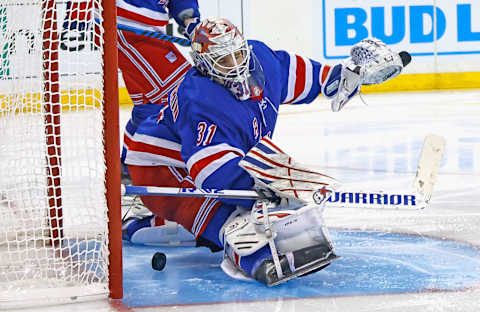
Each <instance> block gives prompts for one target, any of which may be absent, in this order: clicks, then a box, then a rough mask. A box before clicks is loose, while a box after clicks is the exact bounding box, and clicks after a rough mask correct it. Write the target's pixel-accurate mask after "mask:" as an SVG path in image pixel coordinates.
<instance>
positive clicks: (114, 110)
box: [42, 0, 123, 299]
mask: <svg viewBox="0 0 480 312" xmlns="http://www.w3.org/2000/svg"><path fill="white" fill-rule="evenodd" d="M55 3H56V2H55V0H47V1H45V2H44V4H43V6H42V11H43V16H44V17H46V18H47V21H46V22H45V23H44V24H43V28H44V29H43V36H42V38H43V40H42V49H43V53H42V55H43V73H42V74H43V79H44V83H43V87H44V91H45V92H44V103H45V104H44V111H45V126H46V129H45V132H46V141H47V142H46V143H47V146H48V148H47V155H46V158H47V163H48V164H49V166H47V167H48V168H52V169H51V170H49V169H47V170H48V172H47V180H48V186H47V188H48V190H47V192H48V195H49V196H52V197H51V198H50V200H49V202H48V205H49V223H50V225H51V228H52V230H51V231H50V236H51V242H52V245H54V246H55V245H58V244H60V242H61V240H62V238H63V233H62V231H61V228H62V222H63V221H62V211H61V209H60V207H62V202H61V200H62V199H61V183H60V173H61V142H60V112H61V109H62V104H61V100H60V93H59V91H60V90H59V76H60V75H59V68H58V49H59V41H58V30H57V16H56V15H57V13H56V12H57V10H56V4H55ZM102 6H103V10H102V19H103V28H104V29H105V32H104V34H103V51H104V53H103V74H104V77H103V83H104V84H103V92H104V94H103V125H104V128H103V141H104V159H105V165H106V172H105V188H106V194H105V196H106V203H107V207H108V220H109V221H108V247H109V256H108V263H109V266H108V271H109V278H108V280H109V297H110V298H112V299H121V298H122V297H123V285H122V237H121V227H122V223H121V194H120V192H121V190H120V184H121V168H120V156H119V153H120V132H119V102H118V58H117V31H116V27H117V26H116V4H115V0H103V1H102ZM57 229H60V230H57Z"/></svg>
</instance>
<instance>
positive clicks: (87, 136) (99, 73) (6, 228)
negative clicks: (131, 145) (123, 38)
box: [0, 0, 123, 309]
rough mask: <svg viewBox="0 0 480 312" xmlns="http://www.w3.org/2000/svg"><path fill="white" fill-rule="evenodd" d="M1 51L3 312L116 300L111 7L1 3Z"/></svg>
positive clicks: (101, 2) (100, 1)
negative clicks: (14, 309) (8, 309)
mask: <svg viewBox="0 0 480 312" xmlns="http://www.w3.org/2000/svg"><path fill="white" fill-rule="evenodd" d="M95 17H96V18H97V19H99V20H100V22H96V21H95V19H94V18H95ZM0 39H1V40H0V172H1V176H0V215H1V216H2V218H1V220H0V309H2V308H10V307H22V306H33V305H43V304H58V303H66V302H75V301H80V300H89V299H96V298H103V297H107V296H109V297H110V298H114V299H117V298H121V297H122V295H123V290H122V256H121V243H122V242H121V210H120V206H121V205H120V202H121V200H120V160H119V155H120V145H119V109H118V69H117V68H118V66H117V65H118V64H117V43H116V9H115V1H114V0H83V1H80V0H77V1H58V0H0Z"/></svg>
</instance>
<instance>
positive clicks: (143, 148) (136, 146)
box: [123, 136, 183, 162]
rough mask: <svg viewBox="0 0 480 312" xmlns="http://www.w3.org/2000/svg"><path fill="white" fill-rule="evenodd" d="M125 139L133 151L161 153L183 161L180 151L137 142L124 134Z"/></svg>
mask: <svg viewBox="0 0 480 312" xmlns="http://www.w3.org/2000/svg"><path fill="white" fill-rule="evenodd" d="M123 140H124V143H125V145H126V146H127V147H128V149H129V150H131V151H135V152H143V153H150V154H156V155H161V156H165V157H169V158H173V159H175V160H178V161H182V162H183V159H182V156H181V155H180V152H179V151H176V150H171V149H168V148H163V147H160V146H155V145H150V144H147V143H143V142H136V141H133V140H132V139H130V138H129V137H127V136H124V139H123Z"/></svg>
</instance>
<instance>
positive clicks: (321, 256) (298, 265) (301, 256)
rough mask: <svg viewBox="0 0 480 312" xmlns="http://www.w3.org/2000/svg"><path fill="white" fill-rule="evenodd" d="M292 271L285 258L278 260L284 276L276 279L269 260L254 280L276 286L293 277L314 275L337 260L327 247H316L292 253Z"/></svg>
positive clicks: (260, 268) (258, 270)
mask: <svg viewBox="0 0 480 312" xmlns="http://www.w3.org/2000/svg"><path fill="white" fill-rule="evenodd" d="M292 255H293V265H294V271H293V272H292V270H291V263H290V261H291V260H290V261H289V260H288V257H287V256H282V257H281V258H280V265H281V266H282V271H283V274H284V276H283V277H282V278H279V277H278V274H277V270H276V268H275V264H274V263H273V261H271V260H267V261H264V262H263V263H262V264H261V265H260V267H259V268H258V269H257V271H256V272H255V276H254V277H255V279H256V280H258V281H260V282H262V283H264V284H266V285H268V286H276V285H278V284H281V283H284V282H286V281H288V280H291V279H293V278H295V277H300V276H305V275H308V274H310V273H315V272H317V271H320V270H322V269H324V268H325V267H327V266H328V265H329V264H330V263H331V262H332V261H334V260H335V259H337V258H339V257H338V256H337V255H335V253H334V252H333V250H332V249H330V248H329V246H327V245H317V246H312V247H307V248H303V249H300V250H297V251H294V252H292Z"/></svg>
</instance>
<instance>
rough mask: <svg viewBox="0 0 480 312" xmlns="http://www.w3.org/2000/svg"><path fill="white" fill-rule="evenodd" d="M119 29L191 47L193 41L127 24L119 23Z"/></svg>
mask: <svg viewBox="0 0 480 312" xmlns="http://www.w3.org/2000/svg"><path fill="white" fill-rule="evenodd" d="M95 22H96V23H100V20H99V19H98V18H95ZM117 29H119V30H123V31H128V32H131V33H134V34H137V35H140V36H145V37H150V38H156V39H159V40H163V41H168V42H173V43H177V44H179V45H181V46H184V47H189V46H190V45H191V43H192V42H191V41H190V40H188V39H185V38H182V37H175V36H170V35H167V34H164V33H161V32H156V31H150V30H144V29H139V28H136V27H132V26H127V25H121V24H117Z"/></svg>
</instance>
